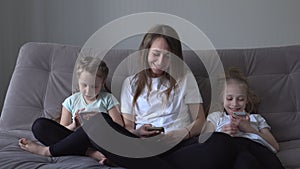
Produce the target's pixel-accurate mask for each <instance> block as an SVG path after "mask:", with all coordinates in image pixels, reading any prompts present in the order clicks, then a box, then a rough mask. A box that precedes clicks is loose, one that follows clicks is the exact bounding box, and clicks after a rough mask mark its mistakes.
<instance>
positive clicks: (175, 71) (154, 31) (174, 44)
mask: <svg viewBox="0 0 300 169" xmlns="http://www.w3.org/2000/svg"><path fill="white" fill-rule="evenodd" d="M157 38H163V39H165V41H166V42H167V44H168V47H169V49H170V51H169V52H171V57H170V59H171V63H170V66H169V68H168V70H167V71H165V72H164V75H163V76H164V77H165V79H167V80H168V81H169V84H170V85H169V87H168V88H167V89H166V90H165V91H163V92H164V93H165V94H166V97H167V100H168V99H169V97H170V93H171V91H172V90H173V89H175V87H176V84H177V81H178V80H179V79H180V78H181V77H182V76H183V72H184V71H183V70H184V69H183V56H182V46H181V42H180V40H179V36H178V34H177V32H176V31H175V30H174V29H173V28H172V27H170V26H168V25H156V26H154V27H153V28H151V29H150V30H149V31H148V33H146V34H145V36H144V38H143V40H142V42H141V44H140V47H139V52H140V53H139V57H140V64H141V66H142V71H140V72H139V73H137V74H136V75H135V76H134V80H135V82H136V83H135V84H134V85H136V88H135V93H134V97H133V101H132V107H134V106H136V102H137V99H138V97H139V96H140V95H141V93H142V91H143V90H145V89H147V95H148V96H149V94H150V91H151V85H152V83H151V80H149V77H151V69H150V66H149V64H148V54H149V49H150V48H151V45H152V43H153V41H154V40H155V39H157Z"/></svg>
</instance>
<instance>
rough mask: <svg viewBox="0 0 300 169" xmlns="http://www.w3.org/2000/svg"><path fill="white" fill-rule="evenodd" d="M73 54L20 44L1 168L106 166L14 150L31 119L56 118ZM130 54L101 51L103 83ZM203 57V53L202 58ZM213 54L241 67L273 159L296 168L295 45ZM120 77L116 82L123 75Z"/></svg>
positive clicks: (189, 57)
mask: <svg viewBox="0 0 300 169" xmlns="http://www.w3.org/2000/svg"><path fill="white" fill-rule="evenodd" d="M79 51H80V47H77V46H69V45H62V44H50V43H35V42H31V43H27V44H25V45H23V46H22V48H21V49H20V52H19V57H18V60H17V63H16V67H15V70H14V73H13V76H12V79H11V82H10V85H9V88H8V91H7V95H6V99H5V103H4V107H3V111H2V114H1V119H0V157H1V158H0V166H2V167H1V168H6V169H8V168H14V169H15V168H22V169H23V168H43V169H46V168H49V169H50V168H51V169H52V168H63V169H67V168H109V167H107V166H101V165H99V164H98V163H97V162H96V161H94V160H92V159H91V158H89V157H79V156H65V157H43V156H39V155H34V154H31V153H28V152H25V151H23V150H21V149H20V148H19V146H18V139H19V138H20V137H27V138H31V139H34V138H33V136H32V133H31V130H30V128H31V125H32V123H33V121H34V120H35V119H36V118H38V117H47V118H51V119H57V118H59V116H60V109H61V102H62V101H63V100H64V98H65V97H67V96H69V95H70V94H71V88H72V74H73V68H74V64H75V61H76V59H77V54H78V52H79ZM132 52H133V50H111V51H110V52H108V53H107V55H106V56H105V57H104V60H105V61H106V63H107V64H108V66H109V68H110V74H109V82H110V81H111V78H112V75H113V73H114V70H115V69H117V67H118V65H119V63H120V62H121V61H122V60H123V59H124V58H125V57H127V56H128V55H129V54H130V53H132ZM198 52H199V53H202V51H198ZM207 53H209V52H207V51H203V55H206V54H207ZM218 54H219V56H220V58H221V61H222V63H223V65H224V67H225V68H226V67H229V66H239V67H241V68H242V70H243V71H244V72H245V74H246V76H247V77H248V79H249V82H250V85H251V87H252V88H253V89H254V91H255V92H256V93H257V94H258V95H259V96H260V97H261V99H262V102H261V105H260V109H259V110H260V112H261V114H262V115H263V116H264V117H265V118H266V119H267V120H268V122H269V124H270V125H271V126H272V132H273V134H274V136H275V137H276V139H277V140H278V141H279V143H280V148H281V150H280V151H279V152H278V154H277V155H278V157H279V158H280V160H281V162H282V163H283V165H284V166H285V168H291V169H296V168H300V158H299V157H300V131H299V129H300V45H294V46H282V47H268V48H256V49H227V50H226V49H222V50H218ZM184 58H185V61H186V63H187V65H189V67H190V68H191V70H192V71H193V73H194V75H195V77H196V79H197V81H198V84H199V87H200V90H201V93H202V96H203V98H204V105H205V107H206V108H207V107H208V105H209V103H210V98H211V97H210V93H211V91H210V83H209V78H208V75H207V72H206V70H205V67H204V65H203V64H202V62H201V60H200V59H199V58H198V57H197V56H196V55H195V53H194V52H193V51H184ZM122 73H123V74H122V76H123V77H121V79H122V78H124V77H126V76H127V73H129V72H122ZM117 85H120V84H117ZM208 153H209V152H208ZM199 158H200V157H199Z"/></svg>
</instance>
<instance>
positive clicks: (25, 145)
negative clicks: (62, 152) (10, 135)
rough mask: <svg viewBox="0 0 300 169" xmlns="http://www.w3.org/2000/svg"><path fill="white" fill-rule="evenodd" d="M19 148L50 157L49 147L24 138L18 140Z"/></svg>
mask: <svg viewBox="0 0 300 169" xmlns="http://www.w3.org/2000/svg"><path fill="white" fill-rule="evenodd" d="M19 146H20V147H21V149H23V150H25V151H28V152H31V153H34V154H39V155H43V156H51V154H50V151H49V147H46V146H43V145H40V144H38V143H36V142H34V141H31V140H28V139H26V138H21V139H19Z"/></svg>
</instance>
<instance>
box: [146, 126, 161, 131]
mask: <svg viewBox="0 0 300 169" xmlns="http://www.w3.org/2000/svg"><path fill="white" fill-rule="evenodd" d="M147 130H148V131H159V132H161V133H163V132H164V131H165V129H164V128H163V127H153V126H152V127H147Z"/></svg>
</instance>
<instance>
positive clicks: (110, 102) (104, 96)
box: [62, 92, 119, 117]
mask: <svg viewBox="0 0 300 169" xmlns="http://www.w3.org/2000/svg"><path fill="white" fill-rule="evenodd" d="M118 104H119V102H118V100H117V99H116V98H115V97H114V96H113V95H112V94H111V93H107V92H100V93H99V96H98V97H97V100H95V101H94V102H92V103H89V104H87V103H86V102H85V100H84V98H83V96H82V94H81V93H80V92H77V93H74V94H73V95H71V96H69V97H68V98H66V99H65V101H64V102H63V103H62V105H63V106H64V107H65V108H66V109H67V110H68V111H69V112H71V113H72V117H74V114H75V112H76V111H77V110H79V109H83V108H85V110H84V111H96V112H103V113H108V111H109V110H110V109H112V108H113V107H114V106H116V105H118Z"/></svg>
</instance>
